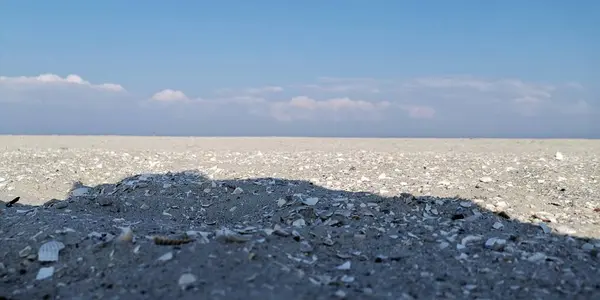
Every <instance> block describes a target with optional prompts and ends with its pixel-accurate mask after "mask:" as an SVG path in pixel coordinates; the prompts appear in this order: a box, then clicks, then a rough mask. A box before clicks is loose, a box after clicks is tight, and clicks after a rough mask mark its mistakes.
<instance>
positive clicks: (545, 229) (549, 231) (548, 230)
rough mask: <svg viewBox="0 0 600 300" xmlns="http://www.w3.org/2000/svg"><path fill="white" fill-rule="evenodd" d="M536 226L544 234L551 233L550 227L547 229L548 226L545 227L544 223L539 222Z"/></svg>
mask: <svg viewBox="0 0 600 300" xmlns="http://www.w3.org/2000/svg"><path fill="white" fill-rule="evenodd" d="M538 226H540V227H541V228H542V230H543V231H544V233H551V232H552V229H551V228H550V227H548V225H546V223H543V222H540V223H538Z"/></svg>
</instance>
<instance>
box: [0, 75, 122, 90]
mask: <svg viewBox="0 0 600 300" xmlns="http://www.w3.org/2000/svg"><path fill="white" fill-rule="evenodd" d="M0 83H1V84H6V85H11V86H13V87H17V86H21V87H27V86H32V85H79V86H87V87H90V88H94V89H101V90H107V91H113V92H122V91H125V88H123V87H122V86H121V85H119V84H114V83H101V84H92V83H90V82H89V81H86V80H83V79H82V78H81V77H80V76H78V75H75V74H70V75H67V77H64V78H63V77H60V76H59V75H56V74H50V73H46V74H41V75H39V76H33V77H27V76H18V77H7V76H0Z"/></svg>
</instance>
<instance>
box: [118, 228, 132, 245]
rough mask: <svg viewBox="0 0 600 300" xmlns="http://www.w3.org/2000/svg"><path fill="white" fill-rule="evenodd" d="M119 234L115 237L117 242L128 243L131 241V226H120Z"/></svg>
mask: <svg viewBox="0 0 600 300" xmlns="http://www.w3.org/2000/svg"><path fill="white" fill-rule="evenodd" d="M120 229H121V234H120V235H119V236H118V237H117V242H123V243H130V242H132V241H133V230H132V229H131V227H120Z"/></svg>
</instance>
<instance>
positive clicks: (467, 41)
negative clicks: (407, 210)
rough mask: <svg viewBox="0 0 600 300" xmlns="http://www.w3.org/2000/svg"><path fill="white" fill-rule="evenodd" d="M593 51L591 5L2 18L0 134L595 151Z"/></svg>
mask: <svg viewBox="0 0 600 300" xmlns="http://www.w3.org/2000/svg"><path fill="white" fill-rule="evenodd" d="M599 36H600V2H597V1H588V0H582V1H577V2H567V1H555V0H548V1H541V0H532V1H512V0H509V1H493V2H492V1H473V0H457V1H442V0H439V1H433V0H429V1H427V0H423V1H408V0H407V1H383V0H379V1H357V0H346V1H342V0H330V1H316V0H306V1H275V0H272V1H271V0H269V1H267V0H256V1H241V0H238V1H233V0H228V1H227V0H223V1H200V0H197V1H184V0H181V1H171V2H169V1H112V0H104V1H67V0H63V1H32V0H21V1H16V0H6V1H2V4H0V76H1V77H0V133H34V134H35V133H59V134H142V135H143V134H166V135H305V136H312V135H336V136H357V135H358V136H365V135H366V136H490V137H529V136H531V137H596V138H598V137H600V121H598V119H597V117H598V116H599V113H600V89H599V88H598V83H600V71H598V69H599V68H598V66H600V54H598V53H600V38H597V37H599ZM69 75H75V76H71V77H70V79H69V80H66V79H65V78H66V77H67V76H69ZM104 83H110V84H113V85H110V86H102V84H104ZM165 90H166V91H165ZM17 120H27V122H26V124H23V121H20V122H18V121H17Z"/></svg>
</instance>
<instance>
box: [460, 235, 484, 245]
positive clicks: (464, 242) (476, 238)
mask: <svg viewBox="0 0 600 300" xmlns="http://www.w3.org/2000/svg"><path fill="white" fill-rule="evenodd" d="M482 239H483V237H482V236H480V235H468V236H466V237H464V238H463V239H462V240H461V241H460V244H461V245H463V246H466V245H467V244H468V243H470V242H476V241H480V240H482Z"/></svg>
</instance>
